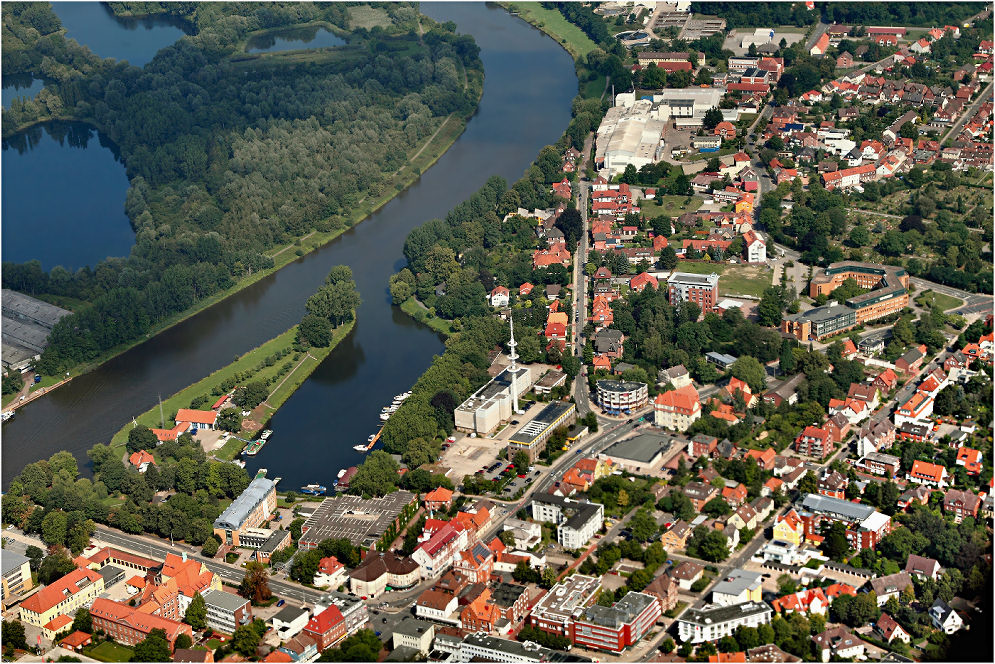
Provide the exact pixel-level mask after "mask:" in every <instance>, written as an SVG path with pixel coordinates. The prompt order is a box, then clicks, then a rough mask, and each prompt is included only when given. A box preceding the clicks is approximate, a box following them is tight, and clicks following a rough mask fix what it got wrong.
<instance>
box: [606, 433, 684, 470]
mask: <svg viewBox="0 0 995 664" xmlns="http://www.w3.org/2000/svg"><path fill="white" fill-rule="evenodd" d="M675 440H677V439H676V438H674V437H673V436H668V435H666V434H656V433H642V434H639V435H638V436H635V437H633V438H626V439H625V440H620V441H618V442H616V443H612V444H611V445H610V446H609V447H608V448H607V449H606V450H605V451H603V452H601V453H600V454H598V458H599V459H605V460H608V461H611V462H612V464H614V465H617V466H619V467H620V468H622V469H623V470H627V471H629V472H630V473H635V474H637V475H653V474H655V473H657V472H659V471H660V469H661V468H662V467H663V459H664V455H665V454H666V453H667V451H668V450H669V449H670V448H671V447H673V445H674V441H675Z"/></svg>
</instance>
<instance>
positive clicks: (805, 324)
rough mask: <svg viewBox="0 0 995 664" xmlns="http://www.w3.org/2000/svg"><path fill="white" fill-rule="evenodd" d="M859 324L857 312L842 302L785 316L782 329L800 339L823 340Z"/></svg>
mask: <svg viewBox="0 0 995 664" xmlns="http://www.w3.org/2000/svg"><path fill="white" fill-rule="evenodd" d="M856 326H857V312H856V311H854V310H853V309H851V308H850V307H846V306H843V305H842V304H831V305H828V306H825V307H816V308H814V309H809V310H808V311H804V312H801V313H797V314H792V315H790V316H785V317H784V320H782V321H781V331H782V332H784V333H785V334H790V335H792V336H793V337H795V338H796V339H798V340H799V341H809V340H811V339H816V340H821V339H824V338H826V337H831V336H833V335H834V334H841V333H843V332H846V331H847V330H849V329H852V328H854V327H856Z"/></svg>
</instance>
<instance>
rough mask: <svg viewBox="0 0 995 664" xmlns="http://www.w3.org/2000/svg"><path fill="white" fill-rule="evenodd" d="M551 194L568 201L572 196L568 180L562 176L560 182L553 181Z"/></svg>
mask: <svg viewBox="0 0 995 664" xmlns="http://www.w3.org/2000/svg"><path fill="white" fill-rule="evenodd" d="M553 194H554V195H556V196H559V197H560V198H563V199H566V200H568V201H569V200H570V199H571V198H572V197H573V192H572V191H571V188H570V180H568V179H567V178H563V180H561V181H560V182H557V183H555V184H554V185H553Z"/></svg>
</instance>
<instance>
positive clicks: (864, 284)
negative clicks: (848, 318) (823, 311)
mask: <svg viewBox="0 0 995 664" xmlns="http://www.w3.org/2000/svg"><path fill="white" fill-rule="evenodd" d="M847 279H853V280H854V281H855V282H856V283H857V285H858V286H859V287H860V288H866V289H868V291H869V292H867V293H862V294H861V295H855V296H854V297H851V298H849V299H848V300H847V301H846V306H847V307H849V308H851V309H853V310H854V311H856V313H857V324H858V325H862V324H864V323H867V322H869V321H872V320H876V319H878V318H882V317H884V316H890V315H891V314H895V313H898V312H899V311H901V310H902V309H904V308H905V307H906V306H907V305H908V303H909V291H908V287H909V274H908V273H907V272H906V271H905V270H904V269H903V268H901V267H895V266H893V265H876V264H874V263H861V262H858V261H844V262H841V263H833V264H832V265H830V266H829V267H827V268H825V269H824V270H822V271H821V272H820V273H819V274H816V275H814V276H813V277H812V281H811V282H810V284H809V296H810V297H813V298H814V297H817V296H819V295H829V294H830V293H832V292H833V291H834V290H836V289H837V288H839V287H840V286H841V285H843V282H844V281H846V280H847Z"/></svg>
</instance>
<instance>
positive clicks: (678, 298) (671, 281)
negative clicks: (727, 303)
mask: <svg viewBox="0 0 995 664" xmlns="http://www.w3.org/2000/svg"><path fill="white" fill-rule="evenodd" d="M667 294H668V297H669V299H670V303H671V304H674V305H676V304H677V303H678V302H694V303H695V304H697V305H698V306H699V307H701V311H702V313H705V314H707V313H711V312H712V310H713V309H714V308H715V303H716V302H718V301H719V275H717V274H715V273H712V274H691V273H688V272H674V273H673V274H671V275H670V277H669V278H668V279H667Z"/></svg>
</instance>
